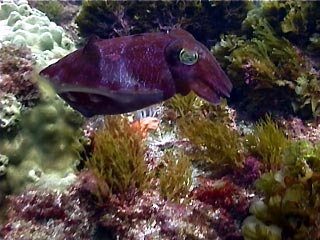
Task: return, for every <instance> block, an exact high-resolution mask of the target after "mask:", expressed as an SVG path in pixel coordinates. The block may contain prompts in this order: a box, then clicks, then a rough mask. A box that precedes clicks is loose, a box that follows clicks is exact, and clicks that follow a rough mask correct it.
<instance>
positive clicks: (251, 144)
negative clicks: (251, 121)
mask: <svg viewBox="0 0 320 240" xmlns="http://www.w3.org/2000/svg"><path fill="white" fill-rule="evenodd" d="M245 143H246V148H247V149H248V151H249V152H250V154H252V155H253V156H257V157H259V158H261V161H262V163H263V165H264V168H265V169H266V170H267V171H270V170H272V171H275V170H278V169H279V167H280V163H281V155H282V153H283V150H284V149H285V147H286V146H287V145H288V143H289V141H288V139H287V138H286V136H285V134H284V132H283V131H282V130H281V129H280V128H279V127H278V125H277V124H276V123H275V122H273V121H272V119H271V118H270V116H267V117H266V119H265V120H260V121H259V122H258V123H257V124H256V126H255V128H254V130H253V132H252V134H249V135H247V136H246V141H245Z"/></svg>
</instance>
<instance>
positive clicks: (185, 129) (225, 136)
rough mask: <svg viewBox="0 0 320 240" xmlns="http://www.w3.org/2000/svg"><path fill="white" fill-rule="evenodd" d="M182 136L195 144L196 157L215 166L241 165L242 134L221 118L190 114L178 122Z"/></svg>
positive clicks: (242, 158)
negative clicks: (200, 116)
mask: <svg viewBox="0 0 320 240" xmlns="http://www.w3.org/2000/svg"><path fill="white" fill-rule="evenodd" d="M177 124H178V129H179V133H180V135H181V137H186V138H187V139H189V140H190V142H191V143H192V144H193V145H194V152H193V153H194V158H195V159H198V160H205V161H206V162H208V163H209V164H210V165H211V166H212V167H213V168H216V167H219V168H220V169H223V168H225V167H227V168H228V167H241V166H242V163H243V160H244V155H243V144H242V140H241V137H240V134H239V133H238V132H237V131H236V130H234V129H231V128H230V127H228V126H227V125H226V124H225V122H221V121H219V119H215V120H210V119H209V118H206V117H203V118H198V117H196V116H194V117H193V116H189V117H188V118H182V119H179V121H178V122H177Z"/></svg>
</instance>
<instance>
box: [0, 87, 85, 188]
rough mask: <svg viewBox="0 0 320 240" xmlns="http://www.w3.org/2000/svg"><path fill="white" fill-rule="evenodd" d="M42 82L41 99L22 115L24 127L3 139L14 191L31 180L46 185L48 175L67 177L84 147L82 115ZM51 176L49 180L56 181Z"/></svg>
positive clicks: (21, 125) (4, 136) (8, 177)
mask: <svg viewBox="0 0 320 240" xmlns="http://www.w3.org/2000/svg"><path fill="white" fill-rule="evenodd" d="M42 85H43V86H41V88H40V89H42V90H41V92H42V97H41V100H40V102H39V103H38V104H37V106H35V107H33V108H30V109H28V110H26V111H24V112H23V113H22V114H21V116H20V122H19V126H20V128H21V129H19V131H15V132H10V133H7V134H3V135H2V137H1V139H0V146H1V153H2V154H5V155H6V156H7V157H8V158H9V166H8V171H7V174H6V176H5V178H6V179H10V181H9V183H10V186H11V187H10V188H11V190H12V191H14V192H19V191H20V190H21V189H23V188H24V187H25V186H26V184H28V183H29V182H39V183H40V184H44V185H45V184H46V183H45V182H43V180H44V179H45V178H46V174H49V176H51V177H50V178H54V177H55V178H58V179H59V178H61V177H66V180H67V179H68V174H71V173H73V169H74V165H75V163H74V162H75V161H76V160H78V159H79V154H78V152H79V151H80V150H81V149H82V145H81V144H80V142H79V139H80V138H81V136H82V132H81V129H80V127H81V125H82V123H83V122H82V118H81V116H80V115H78V114H77V113H76V112H74V111H73V110H72V109H70V108H69V107H66V106H65V104H64V103H63V102H62V101H61V100H60V99H58V98H57V97H55V94H54V92H52V89H51V88H50V87H49V86H47V85H46V84H45V83H43V84H42ZM44 86H45V87H44ZM45 88H46V90H43V89H45ZM50 91H51V93H50ZM49 176H47V177H49ZM69 177H70V176H69ZM50 178H48V179H47V180H48V181H49V182H50V181H53V182H54V181H56V180H54V179H51V180H50ZM69 180H71V179H69ZM0 181H5V179H1V180H0ZM53 182H51V183H48V184H52V183H53ZM56 183H57V184H58V185H59V182H56Z"/></svg>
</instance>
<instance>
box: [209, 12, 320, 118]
mask: <svg viewBox="0 0 320 240" xmlns="http://www.w3.org/2000/svg"><path fill="white" fill-rule="evenodd" d="M258 10H259V9H255V11H258ZM252 11H253V10H252ZM257 16H259V15H258V13H256V12H253V13H251V14H250V12H249V14H248V17H247V19H246V20H245V21H244V22H243V29H244V30H243V31H244V33H246V35H245V36H235V35H224V36H222V40H221V42H220V43H218V44H216V46H215V47H213V49H212V51H213V54H214V55H216V57H217V59H218V60H219V61H220V62H221V63H222V64H223V65H224V66H225V67H226V68H227V73H228V75H229V77H230V78H231V80H232V81H233V85H234V90H233V94H232V96H231V100H232V101H236V103H237V105H238V106H240V107H241V108H243V109H244V110H245V111H247V112H248V113H249V114H252V115H254V117H261V116H263V115H264V114H265V113H266V112H282V113H288V112H289V113H298V114H300V115H301V116H304V117H312V115H313V116H314V117H316V116H317V115H318V110H317V109H318V108H319V104H318V102H319V96H320V95H319V85H320V84H319V81H317V80H313V79H319V73H318V72H317V71H316V70H314V68H313V67H312V66H313V65H314V63H312V61H311V60H310V58H309V57H308V56H307V55H306V54H303V53H302V52H301V50H299V49H298V48H297V47H296V46H295V45H294V44H293V43H292V42H290V41H289V40H288V39H287V38H285V37H283V36H279V35H277V33H276V31H275V30H274V29H273V27H272V26H271V25H270V23H269V22H268V21H267V19H266V18H263V17H257ZM247 25H248V26H249V27H246V26H247ZM246 28H248V29H246ZM301 79H303V81H304V88H303V89H304V90H305V91H301V87H300V86H301ZM309 85H310V86H309ZM265 99H269V101H265ZM311 102H312V103H311ZM257 109H258V111H257Z"/></svg>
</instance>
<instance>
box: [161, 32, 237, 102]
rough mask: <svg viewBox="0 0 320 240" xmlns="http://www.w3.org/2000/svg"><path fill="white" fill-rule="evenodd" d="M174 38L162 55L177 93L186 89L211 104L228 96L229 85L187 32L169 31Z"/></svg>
mask: <svg viewBox="0 0 320 240" xmlns="http://www.w3.org/2000/svg"><path fill="white" fill-rule="evenodd" d="M170 34H172V35H173V36H175V37H176V40H174V41H173V42H172V43H171V44H169V45H168V46H167V47H166V49H165V57H166V60H167V62H168V65H169V68H170V71H171V73H172V75H173V78H174V80H175V84H176V89H177V93H181V94H183V95H185V94H187V93H188V92H189V91H190V90H192V91H194V92H195V93H196V94H197V95H198V96H199V97H201V98H203V99H205V100H207V101H208V102H210V103H212V104H218V103H219V102H220V98H221V97H229V96H230V92H231V90H232V84H231V81H230V80H229V78H228V77H227V75H226V74H225V73H224V71H223V70H222V68H221V67H220V65H219V64H218V62H217V60H216V59H215V57H214V56H213V55H212V54H211V53H210V51H209V50H208V49H207V48H206V47H205V46H204V45H203V44H201V43H200V42H198V41H196V40H195V39H194V38H193V36H192V35H191V34H189V33H188V32H186V31H183V30H181V29H177V30H173V31H171V32H170Z"/></svg>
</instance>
